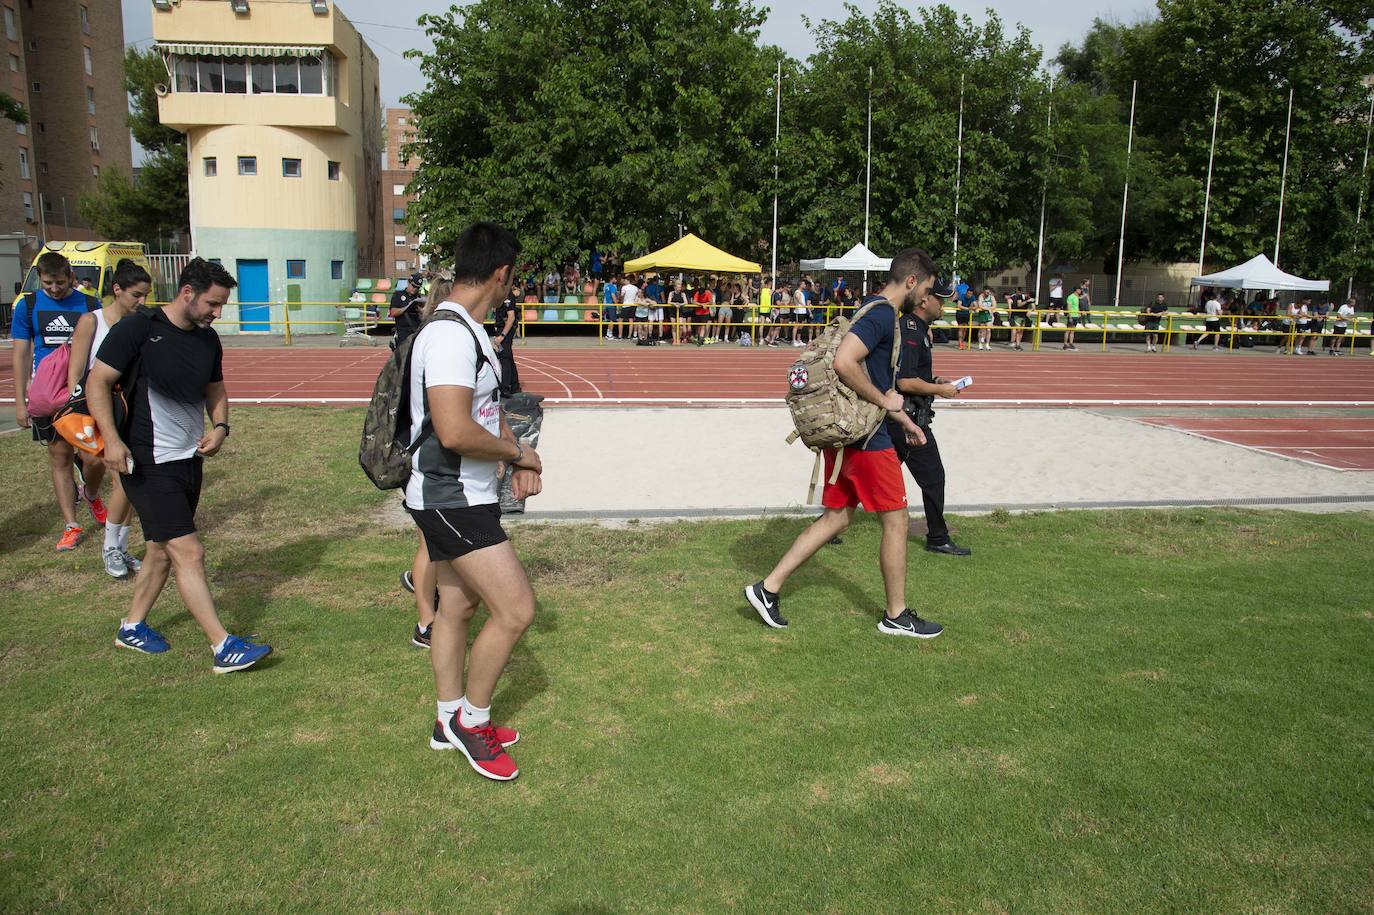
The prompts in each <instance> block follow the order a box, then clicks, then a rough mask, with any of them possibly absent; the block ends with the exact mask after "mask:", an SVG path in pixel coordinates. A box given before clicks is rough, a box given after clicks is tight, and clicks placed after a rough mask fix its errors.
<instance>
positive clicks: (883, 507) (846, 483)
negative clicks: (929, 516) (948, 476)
mask: <svg viewBox="0 0 1374 915" xmlns="http://www.w3.org/2000/svg"><path fill="white" fill-rule="evenodd" d="M835 453H836V452H835V449H833V448H826V449H825V451H824V454H825V480H826V483H825V491H824V492H823V493H822V494H821V504H822V505H824V506H825V507H826V508H850V507H852V506H856V505H860V504H862V505H863V507H864V510H865V511H871V512H890V511H895V510H897V509H899V508H906V481H904V480H903V479H902V463H901V461H899V460H897V452H896V451H895V450H893V449H892V448H886V449H884V450H882V451H860V450H859V449H857V448H846V449H845V450H844V460H843V461H842V462H841V463H840V477H839V479H837V480H836V481H835V482H834V483H831V482H830V475H831V474H832V473H833V472H834V470H835Z"/></svg>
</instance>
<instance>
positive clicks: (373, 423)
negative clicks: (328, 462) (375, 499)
mask: <svg viewBox="0 0 1374 915" xmlns="http://www.w3.org/2000/svg"><path fill="white" fill-rule="evenodd" d="M434 321H457V322H458V323H460V324H462V325H463V327H465V328H467V331H468V333H470V334H472V344H473V346H474V347H476V349H477V374H479V375H480V374H482V365H483V363H485V362H486V361H487V359H486V356H484V355H483V353H482V345H481V344H480V343H479V342H478V341H477V334H476V333H475V332H474V331H473V329H472V327H471V326H470V325H469V324H468V322H467V321H464V320H463V318H462V316H461V315H459V314H458V313H457V312H455V311H450V310H448V309H447V308H440V309H437V310H436V311H435V312H434V314H432V315H430V316H429V317H428V318H426V319H425V321H424V323H423V324H421V325H420V326H419V327H418V328H416V330H415V333H413V334H411V335H410V336H408V337H406V339H405V340H403V341H401V345H400V346H398V347H396V349H395V351H394V352H392V354H391V358H390V359H388V360H387V361H386V365H385V366H384V367H383V368H382V373H381V374H380V375H378V376H377V384H376V386H375V387H374V388H373V389H372V402H371V403H369V404H368V406H367V417H366V418H365V419H364V420H363V436H362V440H361V441H360V442H359V444H358V464H359V465H360V466H361V467H362V468H363V473H365V474H367V478H368V479H369V480H371V481H372V483H373V485H375V486H376V487H377V488H378V489H398V488H399V487H402V486H404V485H406V482H407V481H409V480H410V458H411V455H413V454H414V453H415V451H416V449H418V448H419V447H420V446H421V445H422V444H424V441H425V439H427V438H429V436H430V434H431V433H433V431H434V427H433V426H432V425H431V424H430V422H429V420H428V419H426V420H425V423H424V425H423V426H422V427H421V429H420V434H419V435H417V436H415V439H414V441H411V437H410V353H411V350H412V349H414V348H415V341H416V340H417V339H419V337H420V331H421V330H423V329H424V328H425V327H427V326H428V325H429V324H430V323H432V322H434Z"/></svg>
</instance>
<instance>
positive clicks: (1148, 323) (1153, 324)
mask: <svg viewBox="0 0 1374 915" xmlns="http://www.w3.org/2000/svg"><path fill="white" fill-rule="evenodd" d="M1140 323H1141V324H1143V325H1144V326H1145V329H1146V330H1147V331H1149V332H1150V333H1152V334H1153V333H1157V332H1158V331H1159V318H1146V319H1145V320H1143V321H1141V322H1140Z"/></svg>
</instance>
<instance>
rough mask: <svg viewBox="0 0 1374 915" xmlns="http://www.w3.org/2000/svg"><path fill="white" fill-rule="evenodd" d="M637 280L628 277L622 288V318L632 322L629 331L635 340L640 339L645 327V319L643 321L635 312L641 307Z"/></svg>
mask: <svg viewBox="0 0 1374 915" xmlns="http://www.w3.org/2000/svg"><path fill="white" fill-rule="evenodd" d="M635 280H636V277H634V276H627V277H625V282H624V283H622V284H621V286H620V317H621V318H622V319H630V320H631V321H632V323H631V326H630V328H629V330H630V331H631V332H632V334H633V336H634V337H635V339H638V338H639V328H640V327H642V326H644V319H641V318H640V316H639V313H638V311H636V310H634V309H637V308H638V307H639V284H638V283H636V282H635ZM622 323H623V321H622Z"/></svg>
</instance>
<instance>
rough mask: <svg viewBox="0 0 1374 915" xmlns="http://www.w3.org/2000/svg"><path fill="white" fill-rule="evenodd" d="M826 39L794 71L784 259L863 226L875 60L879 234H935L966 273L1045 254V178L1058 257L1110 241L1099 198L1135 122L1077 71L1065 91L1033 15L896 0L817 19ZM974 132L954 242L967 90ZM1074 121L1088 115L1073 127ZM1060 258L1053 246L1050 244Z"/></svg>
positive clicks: (850, 237)
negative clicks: (1021, 20)
mask: <svg viewBox="0 0 1374 915" xmlns="http://www.w3.org/2000/svg"><path fill="white" fill-rule="evenodd" d="M813 31H814V35H815V44H816V52H815V53H814V54H813V55H812V56H811V57H810V59H809V60H808V61H807V63H806V66H805V68H804V69H803V70H801V71H800V72H799V73H798V74H797V75H796V77H795V80H794V82H793V85H794V91H793V92H792V93H791V94H788V93H787V88H786V86H785V87H784V106H783V110H784V121H785V127H784V131H783V132H784V138H783V144H782V146H783V157H782V159H783V177H782V186H783V203H782V210H783V215H782V218H781V224H782V229H781V236H782V244H781V248H782V250H783V251H784V252H786V254H787V256H786V257H784V258H783V259H784V260H793V259H796V258H797V257H811V256H815V255H817V254H821V253H828V252H835V251H838V250H843V249H844V248H847V247H848V246H849V245H850V244H853V242H854V241H856V240H860V239H862V238H863V220H864V186H865V129H866V117H867V110H866V105H867V98H868V92H869V85H870V84H869V76H868V74H869V69H870V68H872V73H873V77H872V84H871V85H872V97H873V166H872V171H873V174H872V195H871V218H870V247H872V248H873V249H874V250H875V251H880V252H883V253H891V252H892V251H894V250H897V249H899V248H902V247H906V246H907V245H911V244H918V245H921V246H923V247H925V248H927V249H928V250H929V251H930V252H931V253H932V254H933V255H934V256H935V257H936V259H937V261H938V262H939V263H941V264H942V266H944V267H945V268H946V269H951V268H954V267H956V266H957V267H958V269H959V271H960V272H961V273H962V274H964V275H970V274H973V273H975V272H980V271H988V270H993V269H996V268H999V267H1003V266H1006V265H1008V264H1012V263H1017V262H1021V261H1026V260H1031V259H1034V257H1035V252H1036V246H1037V239H1038V232H1039V218H1040V202H1041V197H1042V193H1043V194H1044V195H1045V196H1046V197H1047V198H1048V201H1049V206H1048V209H1049V212H1050V213H1051V215H1052V218H1051V219H1050V220H1048V221H1047V227H1046V228H1047V248H1048V250H1049V251H1050V253H1051V255H1052V257H1053V256H1054V255H1055V254H1056V253H1057V255H1058V256H1062V257H1081V256H1084V255H1085V254H1089V253H1099V252H1100V251H1101V250H1102V244H1101V242H1102V239H1101V238H1100V237H1099V233H1098V232H1097V230H1096V226H1097V222H1096V221H1095V219H1094V217H1095V215H1096V214H1095V207H1096V206H1097V202H1098V201H1099V200H1100V198H1101V197H1102V192H1103V189H1104V182H1106V181H1108V180H1109V179H1110V178H1111V177H1112V176H1113V175H1114V174H1120V161H1119V160H1120V159H1121V158H1122V156H1123V154H1124V147H1125V141H1126V136H1125V130H1124V128H1119V127H1118V126H1117V125H1118V122H1117V112H1116V104H1115V101H1114V100H1110V99H1108V100H1103V99H1101V98H1099V97H1095V96H1094V95H1092V94H1091V93H1089V92H1086V91H1083V90H1078V89H1074V88H1072V87H1067V88H1066V87H1064V86H1063V85H1062V84H1061V86H1060V87H1058V88H1057V89H1056V90H1055V92H1054V95H1053V99H1054V105H1055V111H1056V115H1055V118H1054V123H1053V126H1052V128H1051V129H1050V130H1049V132H1047V129H1046V113H1047V105H1048V104H1049V103H1050V100H1051V93H1050V87H1049V84H1048V79H1047V77H1046V75H1045V74H1044V73H1043V72H1042V70H1041V54H1040V50H1039V48H1038V47H1037V46H1036V45H1034V44H1033V43H1032V42H1031V40H1030V36H1029V34H1028V33H1027V31H1026V30H1025V29H1024V28H1023V27H1019V26H1018V27H1017V28H1016V29H1015V30H1014V32H1012V33H1010V34H1009V33H1008V31H1007V29H1006V28H1005V27H1004V25H1003V23H1002V21H1001V20H1000V19H999V18H998V17H997V16H996V14H994V13H991V12H989V13H988V14H987V16H986V18H985V19H984V20H983V21H982V22H981V23H980V22H976V21H974V20H973V19H971V18H970V17H967V16H959V15H957V14H956V13H955V12H954V11H953V10H952V9H950V8H949V7H948V6H943V5H941V6H936V7H931V8H925V9H920V10H918V11H917V12H916V13H915V14H913V13H910V12H908V11H907V10H906V9H904V8H902V7H900V6H898V5H897V4H896V3H893V2H890V0H884V2H881V3H880V4H879V5H878V7H877V9H876V10H875V11H874V13H873V14H872V16H865V15H864V14H863V13H862V12H860V11H859V10H858V9H856V8H854V7H849V8H848V15H847V17H846V18H845V19H843V20H839V21H822V22H820V23H818V24H816V25H815V26H814V29H813ZM961 81H962V84H963V97H964V132H963V163H962V175H961V179H960V188H959V199H960V212H959V217H958V228H959V251H958V260H957V264H956V263H955V257H954V229H955V215H954V197H955V173H956V168H957V166H958V134H959V129H958V127H959V125H958V119H959V97H960V85H961ZM1070 121H1072V122H1073V123H1074V124H1075V125H1076V126H1075V127H1074V128H1073V129H1069V128H1068V126H1067V125H1068V124H1069V123H1070ZM1051 259H1052V258H1051Z"/></svg>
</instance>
